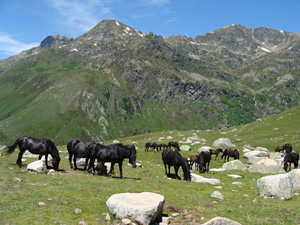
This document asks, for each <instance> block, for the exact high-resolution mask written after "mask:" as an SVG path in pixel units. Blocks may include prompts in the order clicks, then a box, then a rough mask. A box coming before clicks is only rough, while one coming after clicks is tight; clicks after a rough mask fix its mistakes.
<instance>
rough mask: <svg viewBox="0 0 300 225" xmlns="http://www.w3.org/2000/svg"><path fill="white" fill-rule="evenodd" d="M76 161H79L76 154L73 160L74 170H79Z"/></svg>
mask: <svg viewBox="0 0 300 225" xmlns="http://www.w3.org/2000/svg"><path fill="white" fill-rule="evenodd" d="M76 161H77V157H76V155H75V154H74V158H73V163H74V170H77V163H76Z"/></svg>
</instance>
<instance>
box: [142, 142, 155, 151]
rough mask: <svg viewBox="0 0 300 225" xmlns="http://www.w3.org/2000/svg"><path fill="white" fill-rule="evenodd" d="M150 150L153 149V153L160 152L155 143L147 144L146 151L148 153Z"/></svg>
mask: <svg viewBox="0 0 300 225" xmlns="http://www.w3.org/2000/svg"><path fill="white" fill-rule="evenodd" d="M149 148H152V151H154V150H155V149H156V150H157V151H158V145H157V144H156V143H155V142H147V143H146V144H145V151H147V152H148V149H149Z"/></svg>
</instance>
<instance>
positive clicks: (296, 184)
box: [289, 169, 300, 191]
mask: <svg viewBox="0 0 300 225" xmlns="http://www.w3.org/2000/svg"><path fill="white" fill-rule="evenodd" d="M289 175H290V177H291V180H292V183H293V189H294V191H296V190H300V169H294V170H292V171H291V172H289Z"/></svg>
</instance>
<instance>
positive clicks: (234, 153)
mask: <svg viewBox="0 0 300 225" xmlns="http://www.w3.org/2000/svg"><path fill="white" fill-rule="evenodd" d="M223 157H225V158H224V162H226V157H227V162H229V157H233V158H234V159H240V153H239V151H238V150H237V149H231V148H227V149H225V151H224V152H223V154H222V156H221V159H223Z"/></svg>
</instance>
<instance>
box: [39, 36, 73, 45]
mask: <svg viewBox="0 0 300 225" xmlns="http://www.w3.org/2000/svg"><path fill="white" fill-rule="evenodd" d="M72 40H73V38H68V37H65V36H61V35H55V36H48V37H46V38H45V39H44V40H43V41H42V42H41V44H40V47H41V48H53V47H57V46H58V45H66V44H68V43H69V42H71V41H72Z"/></svg>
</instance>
